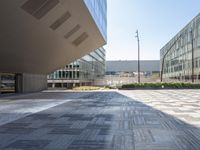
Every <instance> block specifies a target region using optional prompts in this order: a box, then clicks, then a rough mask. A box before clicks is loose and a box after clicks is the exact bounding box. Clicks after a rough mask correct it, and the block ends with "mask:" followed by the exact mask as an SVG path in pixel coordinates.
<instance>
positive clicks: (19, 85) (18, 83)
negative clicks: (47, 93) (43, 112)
mask: <svg viewBox="0 0 200 150" xmlns="http://www.w3.org/2000/svg"><path fill="white" fill-rule="evenodd" d="M15 92H16V93H22V92H23V79H22V74H16V75H15Z"/></svg>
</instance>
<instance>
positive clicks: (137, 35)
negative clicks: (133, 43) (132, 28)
mask: <svg viewBox="0 0 200 150" xmlns="http://www.w3.org/2000/svg"><path fill="white" fill-rule="evenodd" d="M135 37H136V38H137V42H138V83H140V39H139V33H138V30H137V31H136V36H135Z"/></svg>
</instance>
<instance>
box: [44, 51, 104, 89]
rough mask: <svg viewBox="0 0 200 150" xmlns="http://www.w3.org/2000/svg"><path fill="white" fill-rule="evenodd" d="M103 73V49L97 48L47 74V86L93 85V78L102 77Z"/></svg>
mask: <svg viewBox="0 0 200 150" xmlns="http://www.w3.org/2000/svg"><path fill="white" fill-rule="evenodd" d="M104 75H105V50H104V48H98V49H97V50H95V51H94V52H91V53H90V54H88V55H85V56H84V57H82V58H80V59H78V60H76V61H74V62H72V63H70V64H68V65H66V66H65V67H63V68H61V69H59V70H57V71H55V72H54V73H52V74H50V75H48V87H50V88H72V87H74V86H84V85H93V84H94V80H96V79H102V78H103V77H104Z"/></svg>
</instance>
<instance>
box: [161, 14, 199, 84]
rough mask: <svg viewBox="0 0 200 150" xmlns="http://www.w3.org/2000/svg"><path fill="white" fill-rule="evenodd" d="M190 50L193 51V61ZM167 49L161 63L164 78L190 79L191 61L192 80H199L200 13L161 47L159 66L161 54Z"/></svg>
mask: <svg viewBox="0 0 200 150" xmlns="http://www.w3.org/2000/svg"><path fill="white" fill-rule="evenodd" d="M192 44H193V49H192ZM170 48H171V49H170ZM192 50H193V53H194V57H193V58H194V59H193V61H192ZM167 51H169V52H168V54H167V55H166V57H165V58H164V59H165V60H164V64H163V65H164V69H163V78H164V79H166V80H168V81H174V80H180V81H191V77H192V62H194V80H195V81H200V14H199V15H198V16H196V17H195V18H194V19H193V20H192V21H191V22H190V23H189V24H188V25H187V26H186V27H185V28H183V29H182V30H181V31H180V32H179V33H178V34H177V35H176V36H175V37H174V38H173V39H172V40H171V41H170V42H169V43H167V44H166V45H165V46H164V47H163V48H162V49H161V51H160V57H161V61H160V62H161V66H162V60H163V56H164V55H165V54H166V53H167ZM161 68H162V67H161Z"/></svg>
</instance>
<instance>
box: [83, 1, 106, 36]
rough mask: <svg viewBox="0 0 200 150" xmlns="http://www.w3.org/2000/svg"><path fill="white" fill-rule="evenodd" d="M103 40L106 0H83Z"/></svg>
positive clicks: (104, 34)
mask: <svg viewBox="0 0 200 150" xmlns="http://www.w3.org/2000/svg"><path fill="white" fill-rule="evenodd" d="M84 2H85V4H86V6H87V7H88V9H89V11H90V13H91V15H92V17H93V19H94V20H95V22H96V24H97V26H98V27H99V29H100V31H101V33H102V35H103V37H104V39H105V40H106V39H107V0H84Z"/></svg>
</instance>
